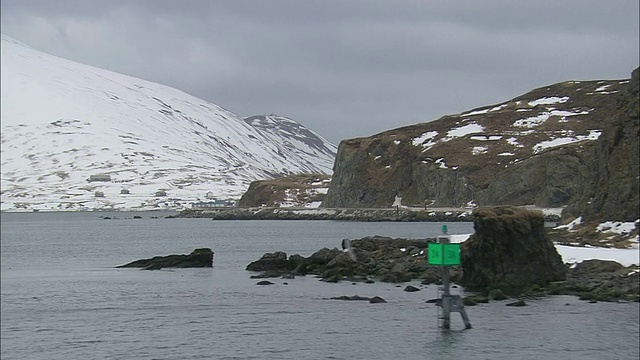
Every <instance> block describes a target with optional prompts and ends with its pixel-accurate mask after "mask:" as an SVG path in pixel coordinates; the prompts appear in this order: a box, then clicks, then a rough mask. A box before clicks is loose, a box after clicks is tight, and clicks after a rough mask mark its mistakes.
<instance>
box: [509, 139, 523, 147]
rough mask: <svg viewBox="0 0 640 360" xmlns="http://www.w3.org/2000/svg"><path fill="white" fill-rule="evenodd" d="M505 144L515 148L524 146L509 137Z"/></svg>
mask: <svg viewBox="0 0 640 360" xmlns="http://www.w3.org/2000/svg"><path fill="white" fill-rule="evenodd" d="M507 144H509V145H513V146H515V147H524V145H522V144H520V143H519V142H518V138H514V137H510V138H508V139H507Z"/></svg>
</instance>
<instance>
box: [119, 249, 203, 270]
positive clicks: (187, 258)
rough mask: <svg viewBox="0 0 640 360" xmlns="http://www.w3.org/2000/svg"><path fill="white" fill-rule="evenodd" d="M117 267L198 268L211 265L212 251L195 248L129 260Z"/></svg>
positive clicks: (144, 268)
mask: <svg viewBox="0 0 640 360" xmlns="http://www.w3.org/2000/svg"><path fill="white" fill-rule="evenodd" d="M117 267H118V268H142V269H143V270H159V269H162V268H199V267H213V251H211V249H209V248H200V249H195V250H193V252H191V254H189V255H168V256H156V257H153V258H150V259H141V260H136V261H133V262H130V263H128V264H125V265H120V266H117Z"/></svg>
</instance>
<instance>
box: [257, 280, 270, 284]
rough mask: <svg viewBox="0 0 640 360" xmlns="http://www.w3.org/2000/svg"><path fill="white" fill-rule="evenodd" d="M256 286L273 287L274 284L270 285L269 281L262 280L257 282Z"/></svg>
mask: <svg viewBox="0 0 640 360" xmlns="http://www.w3.org/2000/svg"><path fill="white" fill-rule="evenodd" d="M256 285H274V283H272V282H271V281H269V280H262V281H258V282H257V283H256Z"/></svg>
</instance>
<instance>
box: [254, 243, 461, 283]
mask: <svg viewBox="0 0 640 360" xmlns="http://www.w3.org/2000/svg"><path fill="white" fill-rule="evenodd" d="M351 248H352V251H353V252H354V255H355V257H356V259H357V261H353V260H352V259H351V257H350V256H349V254H348V253H346V252H343V251H341V250H338V249H336V248H334V249H327V248H324V249H320V250H318V251H317V252H315V253H314V254H312V255H311V256H309V257H308V258H304V257H302V256H300V255H292V256H290V257H289V258H288V259H286V254H284V253H282V252H277V253H268V254H265V255H263V257H262V258H260V259H259V260H257V261H254V262H252V263H251V264H249V265H248V266H247V268H246V269H247V270H249V271H260V272H263V273H262V275H259V276H260V277H263V276H271V277H280V276H283V275H285V274H290V273H291V274H294V275H307V274H312V275H317V276H319V277H320V278H322V280H324V281H327V282H338V281H341V280H349V281H367V280H370V279H369V278H370V277H373V278H378V279H380V280H381V281H384V282H392V283H400V282H406V281H410V280H412V279H423V280H427V281H426V282H424V283H430V282H432V281H435V280H437V279H440V268H439V267H437V266H431V265H429V264H428V260H427V254H426V253H427V251H426V250H427V241H426V240H407V239H393V238H388V237H381V236H374V237H365V238H362V239H357V240H352V241H351ZM452 274H453V279H459V277H460V271H459V268H453V269H452Z"/></svg>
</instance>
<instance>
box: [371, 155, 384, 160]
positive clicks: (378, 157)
mask: <svg viewBox="0 0 640 360" xmlns="http://www.w3.org/2000/svg"><path fill="white" fill-rule="evenodd" d="M381 157H382V155H378V156H376V157H374V158H373V160H378V159H380V158H381Z"/></svg>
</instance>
